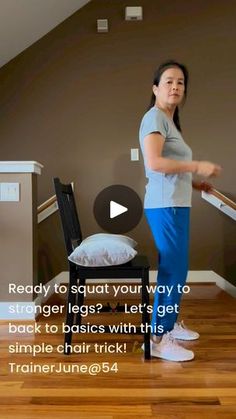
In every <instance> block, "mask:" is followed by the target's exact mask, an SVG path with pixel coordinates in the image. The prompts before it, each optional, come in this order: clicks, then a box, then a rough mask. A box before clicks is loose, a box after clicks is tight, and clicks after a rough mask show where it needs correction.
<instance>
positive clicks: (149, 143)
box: [144, 132, 221, 177]
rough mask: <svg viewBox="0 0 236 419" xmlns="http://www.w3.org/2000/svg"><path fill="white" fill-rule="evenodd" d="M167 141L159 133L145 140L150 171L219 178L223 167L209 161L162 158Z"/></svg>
mask: <svg viewBox="0 0 236 419" xmlns="http://www.w3.org/2000/svg"><path fill="white" fill-rule="evenodd" d="M164 142H165V139H164V137H163V136H162V135H161V134H160V133H158V132H155V133H152V134H149V135H147V136H146V137H145V138H144V154H145V159H146V164H147V166H148V168H149V169H151V170H154V171H157V172H162V173H185V172H191V173H197V174H198V175H201V176H205V177H208V176H217V175H219V174H220V172H221V167H220V166H218V165H216V164H214V163H211V162H207V161H184V160H174V159H167V158H165V157H162V150H163V146H164Z"/></svg>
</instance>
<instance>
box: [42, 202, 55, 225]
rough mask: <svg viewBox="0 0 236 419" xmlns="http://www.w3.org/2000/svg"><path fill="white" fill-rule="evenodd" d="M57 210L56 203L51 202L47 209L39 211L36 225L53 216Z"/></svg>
mask: <svg viewBox="0 0 236 419" xmlns="http://www.w3.org/2000/svg"><path fill="white" fill-rule="evenodd" d="M57 210H58V204H57V201H56V202H53V204H51V205H50V206H49V207H47V208H45V209H44V210H43V211H41V212H40V213H39V214H38V224H39V223H41V221H43V220H45V219H46V218H47V217H49V215H51V214H53V213H54V212H56V211H57Z"/></svg>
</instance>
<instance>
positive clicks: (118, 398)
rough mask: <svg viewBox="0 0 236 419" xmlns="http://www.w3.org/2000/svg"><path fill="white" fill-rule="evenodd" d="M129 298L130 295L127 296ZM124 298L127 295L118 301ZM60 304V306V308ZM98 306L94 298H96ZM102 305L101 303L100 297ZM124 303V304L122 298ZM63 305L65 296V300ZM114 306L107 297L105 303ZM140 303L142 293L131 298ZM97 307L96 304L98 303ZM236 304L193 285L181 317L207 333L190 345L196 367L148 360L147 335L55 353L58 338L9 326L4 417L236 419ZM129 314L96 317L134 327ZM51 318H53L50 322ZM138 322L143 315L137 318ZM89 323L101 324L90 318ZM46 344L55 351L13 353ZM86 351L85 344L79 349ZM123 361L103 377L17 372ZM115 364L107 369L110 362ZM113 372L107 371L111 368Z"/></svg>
mask: <svg viewBox="0 0 236 419" xmlns="http://www.w3.org/2000/svg"><path fill="white" fill-rule="evenodd" d="M123 299H124V297H123ZM118 300H119V296H118ZM55 301H56V300H55V299H54V300H53V301H52V303H53V304H55ZM90 301H91V300H90ZM99 301H101V300H99ZM109 301H111V298H109ZM120 301H121V299H120ZM57 302H58V303H59V304H62V303H63V300H62V298H61V297H60V300H58V301H57ZM104 302H107V297H106V299H105V300H104ZM125 302H130V303H133V304H134V303H135V302H137V301H136V300H135V296H133V295H132V296H130V297H129V300H128V299H127V296H126V297H125ZM93 304H96V301H95V302H94V301H93ZM235 306H236V304H235V299H233V297H230V296H229V295H227V294H226V293H225V292H223V291H222V290H220V289H219V288H217V287H216V286H215V285H205V284H204V285H192V286H191V292H190V294H186V295H185V296H184V297H183V302H182V309H181V313H180V318H184V319H185V322H186V324H187V325H188V326H189V327H191V328H193V329H195V330H197V331H198V332H199V333H200V335H201V336H200V339H199V340H198V341H195V342H185V343H184V345H185V346H186V347H188V348H191V349H193V350H194V352H195V359H194V360H193V361H190V362H183V363H174V362H168V361H163V360H159V359H155V358H153V359H152V360H151V361H144V359H143V354H142V352H141V350H140V344H141V341H142V338H141V336H134V335H124V334H123V335H119V334H110V335H108V334H92V333H91V334H80V335H78V334H77V335H75V338H74V344H77V345H79V344H81V342H85V343H87V344H90V345H91V346H90V348H89V349H90V350H89V352H88V353H83V354H72V355H69V356H66V355H63V354H62V355H60V354H58V353H57V352H56V351H55V348H56V346H57V345H59V344H61V343H63V336H62V334H61V331H60V330H59V331H58V332H57V333H56V334H45V333H40V334H36V335H29V334H27V333H25V334H18V335H17V334H10V335H9V333H8V325H7V324H6V323H5V324H4V323H1V326H0V330H1V347H0V348H1V374H0V377H1V381H0V418H2V419H13V418H16V419H39V418H43V419H49V418H50V419H51V418H53V417H54V416H55V418H57V419H75V418H76V419H77V418H79V419H84V418H99V419H126V418H132V419H135V418H138V419H144V418H145V419H149V418H150V419H151V418H158V419H167V418H168V419H174V418H177V419H189V418H190V419H192V418H201V419H204V418H207V419H209V418H214V417H217V418H227V419H233V418H236V362H235V361H236V309H235ZM127 316H130V315H128V314H123V313H101V314H100V315H96V323H97V324H99V323H100V324H113V323H117V324H118V323H119V322H121V321H123V322H125V321H126V322H127V321H130V320H127V319H128V317H127ZM49 319H50V320H49ZM134 319H135V321H136V323H137V324H138V321H139V315H132V323H135V322H134ZM62 321H63V316H62V315H60V314H53V315H51V316H50V318H45V317H41V318H40V319H39V321H38V324H39V325H41V326H42V330H44V326H45V323H46V322H48V323H50V324H56V325H58V326H60V325H61V322H62ZM86 321H91V323H95V321H94V316H92V315H90V316H88V317H87V318H86ZM16 341H18V342H19V344H27V343H28V344H31V345H33V344H38V345H40V344H42V343H43V342H45V343H46V344H48V345H52V346H53V349H54V350H53V352H52V353H44V354H42V353H41V354H39V355H37V356H35V357H33V356H32V355H30V354H22V353H21V354H9V353H8V346H9V345H10V344H14V343H15V342H16ZM104 342H107V344H114V345H115V343H116V342H118V343H120V344H125V343H126V346H124V345H123V346H122V345H121V348H123V349H125V347H126V352H125V353H115V354H113V353H107V354H104V353H95V352H94V344H95V343H98V344H102V343H104ZM78 347H79V346H78ZM104 362H108V363H109V365H110V366H111V365H113V364H115V363H117V368H118V371H117V372H115V371H110V372H100V373H98V374H97V375H94V376H92V375H89V373H88V372H83V371H80V372H79V373H78V372H70V373H67V372H64V373H63V372H61V373H59V372H58V373H56V372H50V373H33V372H31V373H28V374H27V373H23V372H21V373H16V372H12V373H11V372H10V370H9V365H8V364H9V363H11V364H27V365H29V364H30V363H32V365H34V364H37V365H39V367H40V365H41V366H42V365H45V364H46V365H48V366H49V368H50V366H51V365H54V366H55V368H58V366H59V364H61V365H64V366H66V368H68V369H69V368H71V367H72V366H73V365H76V368H81V365H85V367H82V368H86V367H88V366H90V365H91V364H94V363H96V364H99V365H101V364H102V363H104ZM105 365H107V364H105ZM105 370H106V368H105Z"/></svg>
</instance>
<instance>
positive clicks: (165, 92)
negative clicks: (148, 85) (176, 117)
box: [153, 67, 185, 107]
mask: <svg viewBox="0 0 236 419" xmlns="http://www.w3.org/2000/svg"><path fill="white" fill-rule="evenodd" d="M184 90H185V85H184V74H183V72H182V70H180V68H178V67H173V68H168V69H167V70H165V71H164V72H163V73H162V75H161V78H160V81H159V84H158V86H155V85H154V86H153V93H154V94H155V96H156V101H157V105H161V106H162V107H170V106H171V107H174V106H178V105H179V104H180V103H181V102H182V100H183V97H184Z"/></svg>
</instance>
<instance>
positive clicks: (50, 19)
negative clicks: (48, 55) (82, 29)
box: [0, 0, 90, 67]
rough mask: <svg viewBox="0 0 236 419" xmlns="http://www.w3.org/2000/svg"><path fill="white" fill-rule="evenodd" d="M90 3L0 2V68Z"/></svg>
mask: <svg viewBox="0 0 236 419" xmlns="http://www.w3.org/2000/svg"><path fill="white" fill-rule="evenodd" d="M89 1H90V0H0V67H2V66H3V65H4V64H6V63H7V62H8V61H10V60H11V59H12V58H14V57H15V56H16V55H18V54H19V53H20V52H21V51H23V50H24V49H26V48H27V47H29V46H30V45H32V44H33V43H34V42H36V41H37V40H38V39H40V38H42V36H44V35H45V34H46V33H47V32H49V31H51V30H52V29H53V28H54V27H55V26H57V25H58V24H59V23H61V22H62V21H63V20H65V19H66V18H67V17H69V16H70V15H72V14H73V13H75V12H76V11H77V10H78V9H80V8H81V7H83V6H84V5H85V4H86V3H89Z"/></svg>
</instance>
